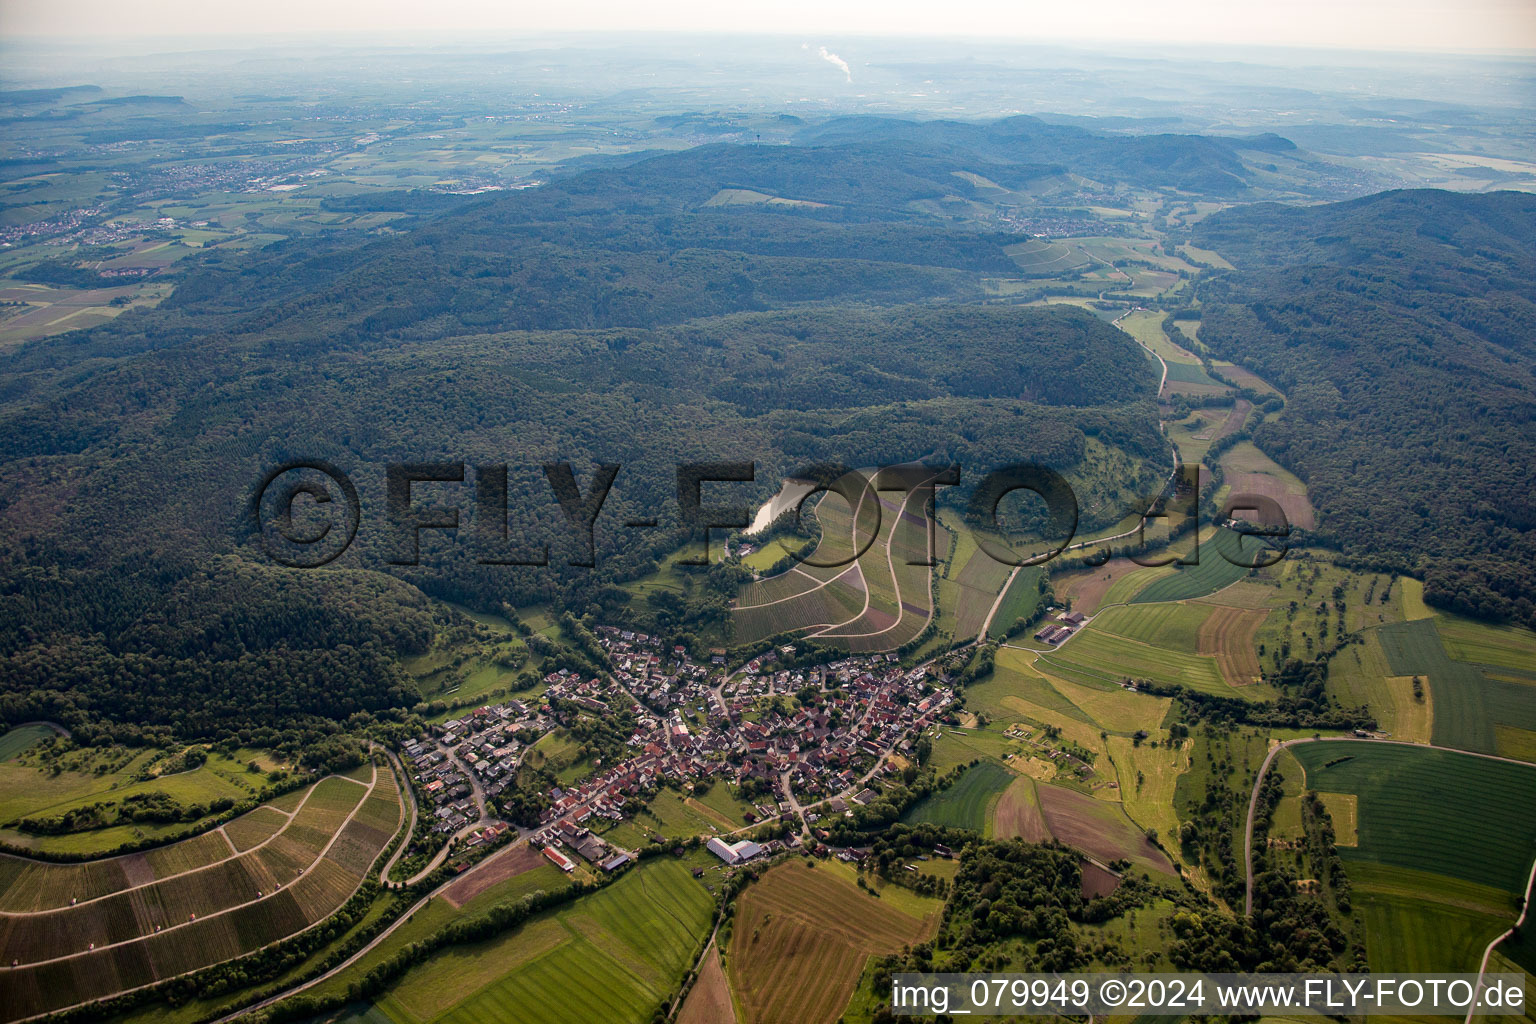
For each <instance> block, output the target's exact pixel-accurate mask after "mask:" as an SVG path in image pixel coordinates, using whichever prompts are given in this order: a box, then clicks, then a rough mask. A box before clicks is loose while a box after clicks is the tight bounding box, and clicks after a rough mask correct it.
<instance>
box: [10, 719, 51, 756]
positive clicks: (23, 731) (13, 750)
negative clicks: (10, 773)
mask: <svg viewBox="0 0 1536 1024" xmlns="http://www.w3.org/2000/svg"><path fill="white" fill-rule="evenodd" d="M52 735H54V731H53V730H52V729H50V728H48V727H47V726H46V725H22V726H18V727H16V728H15V729H11V730H9V731H7V732H6V733H5V735H3V736H0V761H9V760H11V759H12V758H13V757H15V756H16V755H18V754H20V753H21V752H22V751H24V750H26V749H28V748H29V747H31V746H32V745H34V744H36V743H38V742H40V741H41V740H45V739H47V738H48V737H49V736H52Z"/></svg>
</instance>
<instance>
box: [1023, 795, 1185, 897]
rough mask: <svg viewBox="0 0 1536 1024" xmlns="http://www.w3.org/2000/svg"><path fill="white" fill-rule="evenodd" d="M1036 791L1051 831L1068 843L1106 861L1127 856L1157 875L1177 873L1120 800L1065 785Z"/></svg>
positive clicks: (1134, 862)
mask: <svg viewBox="0 0 1536 1024" xmlns="http://www.w3.org/2000/svg"><path fill="white" fill-rule="evenodd" d="M1036 792H1037V793H1038V794H1039V797H1040V809H1041V811H1042V812H1043V813H1044V815H1045V822H1046V825H1047V827H1049V828H1050V830H1051V834H1052V835H1053V836H1055V837H1056V838H1057V839H1059V840H1061V841H1062V842H1063V843H1066V844H1067V845H1068V846H1075V847H1077V848H1078V849H1079V850H1082V851H1083V852H1084V853H1087V854H1090V855H1091V856H1093V857H1097V858H1098V859H1099V860H1102V861H1105V862H1108V861H1112V860H1119V859H1120V858H1122V857H1123V858H1127V859H1129V860H1130V861H1131V862H1132V863H1133V864H1135V865H1136V866H1137V867H1139V868H1145V869H1146V870H1148V871H1150V872H1152V873H1153V874H1158V873H1161V874H1166V875H1172V874H1174V870H1173V865H1172V864H1170V863H1169V862H1168V858H1167V856H1166V855H1164V853H1163V851H1162V850H1159V849H1158V848H1157V846H1156V845H1154V844H1153V842H1152V840H1150V839H1148V838H1147V836H1146V833H1145V832H1143V831H1142V830H1141V829H1139V828H1137V827H1136V823H1135V822H1133V821H1131V819H1130V818H1129V817H1127V816H1126V814H1125V811H1124V810H1123V809H1122V808H1121V807H1120V805H1119V804H1118V803H1113V802H1111V801H1108V800H1095V799H1094V798H1093V797H1091V796H1088V795H1087V794H1085V793H1079V792H1076V791H1075V790H1071V789H1064V788H1062V787H1061V786H1050V785H1041V786H1038V787H1037V789H1036Z"/></svg>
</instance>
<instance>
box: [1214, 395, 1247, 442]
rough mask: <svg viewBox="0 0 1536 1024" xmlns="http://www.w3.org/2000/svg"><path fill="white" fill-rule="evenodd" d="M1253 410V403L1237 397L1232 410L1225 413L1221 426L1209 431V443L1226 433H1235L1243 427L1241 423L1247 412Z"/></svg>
mask: <svg viewBox="0 0 1536 1024" xmlns="http://www.w3.org/2000/svg"><path fill="white" fill-rule="evenodd" d="M1252 411H1253V403H1252V402H1250V401H1248V399H1246V398H1239V399H1238V400H1237V401H1236V402H1235V403H1234V404H1233V406H1232V411H1231V412H1229V413H1227V418H1226V419H1225V420H1223V421H1222V423H1221V426H1220V427H1218V428H1216V430H1214V431H1212V433H1211V443H1212V444H1214V443H1216V442H1217V441H1220V440H1221V439H1222V438H1224V437H1226V436H1227V435H1228V434H1232V433H1236V432H1237V431H1239V430H1241V429H1243V424H1244V423H1245V422H1246V421H1247V419H1248V414H1249V413H1250V412H1252Z"/></svg>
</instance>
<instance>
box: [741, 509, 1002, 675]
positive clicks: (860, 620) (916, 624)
mask: <svg viewBox="0 0 1536 1024" xmlns="http://www.w3.org/2000/svg"><path fill="white" fill-rule="evenodd" d="M875 483H876V484H877V485H878V484H879V483H880V481H879V480H878V479H877V480H876V481H875ZM900 493H901V492H893V491H877V490H875V489H874V487H871V488H870V489H867V490H865V491H864V492H863V493H862V494H861V495H860V496H859V499H858V507H857V508H853V509H850V508H849V507H848V504H847V502H846V501H844V500H843V499H842V498H841V497H836V496H833V495H824V496H823V498H822V499H821V500H820V501H819V502H818V503H817V505H816V516H817V520H818V521H819V523H820V527H821V540H820V542H819V543H818V544H817V547H816V549H815V551H814V552H813V553H812V554H811V556H810V558H809V560H808V564H802V565H796V566H792V567H791V568H789V569H787V570H786V571H784V572H782V573H780V574H778V575H776V576H772V577H769V578H767V579H763V580H758V581H755V582H753V583H751V584H748V585H747V586H746V587H743V588H742V590H741V593H740V594H739V595H738V596H737V600H736V606H735V609H734V615H733V619H734V625H735V635H736V639H737V641H738V642H743V643H750V642H753V641H756V640H759V639H762V638H764V637H768V636H775V635H778V634H781V633H801V634H803V635H805V636H809V637H815V638H817V639H818V640H821V641H824V642H827V643H834V644H838V645H840V646H845V647H847V648H848V649H849V650H851V651H856V652H857V651H879V650H889V649H891V648H893V647H899V646H901V645H902V644H903V643H905V642H906V641H908V640H910V639H912V638H913V637H915V636H916V635H917V634H918V633H920V632H922V630H923V628H924V627H925V626H926V625H927V624H928V620H929V619H930V618H931V617H932V614H933V597H934V595H933V594H932V593H931V589H932V588H931V569H930V568H929V566H927V565H926V564H922V563H926V562H927V561H928V560H929V558H930V552H929V550H928V545H929V541H928V530H929V523H928V519H927V517H926V515H925V514H924V510H923V509H922V508H921V507H919V505H920V503H921V501H922V500H923V492H922V491H920V490H914V491H912V492H911V493H910V495H903V496H902V497H895V495H898V494H900ZM876 515H878V516H879V526H878V530H876V528H875V516H876ZM871 533H874V539H873V540H872V541H870V539H869V538H870V535H871ZM866 542H868V543H866ZM861 549H862V553H861ZM855 556H856V557H855ZM982 557H985V556H982ZM850 560H851V561H850ZM828 563H837V564H828ZM913 563H918V564H913ZM1003 575H1004V576H1006V571H1005V572H1004V574H1003ZM1000 584H1001V580H999V585H1000ZM992 593H993V595H995V594H996V588H995V587H994V589H993V591H992ZM990 603H991V602H990V599H989V600H988V607H990ZM984 614H985V613H983V615H984Z"/></svg>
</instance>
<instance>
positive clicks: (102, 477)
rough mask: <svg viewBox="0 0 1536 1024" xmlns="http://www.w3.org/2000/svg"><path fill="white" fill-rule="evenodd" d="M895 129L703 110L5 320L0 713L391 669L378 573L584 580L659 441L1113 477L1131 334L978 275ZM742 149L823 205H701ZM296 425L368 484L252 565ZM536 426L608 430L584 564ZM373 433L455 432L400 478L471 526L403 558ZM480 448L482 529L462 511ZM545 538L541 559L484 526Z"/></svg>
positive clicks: (209, 711) (586, 588) (510, 586)
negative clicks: (592, 150) (399, 228)
mask: <svg viewBox="0 0 1536 1024" xmlns="http://www.w3.org/2000/svg"><path fill="white" fill-rule="evenodd" d="M887 156H888V154H886V153H885V152H884V151H876V150H870V149H867V148H861V147H859V146H841V147H832V148H828V149H826V150H825V151H819V152H818V153H816V154H808V153H807V152H806V151H804V150H800V149H795V148H791V147H772V148H763V149H758V148H754V147H703V148H701V149H698V150H693V151H689V152H685V153H680V154H672V155H668V156H663V157H655V158H651V159H647V160H642V161H639V162H637V163H633V164H630V165H628V166H625V167H618V168H603V169H599V170H593V171H589V172H586V173H584V174H580V175H575V176H571V177H568V178H562V179H560V180H559V181H557V182H556V183H553V184H551V185H550V186H548V187H547V188H544V189H539V190H532V191H527V192H519V193H514V194H509V195H504V196H500V197H497V198H495V199H492V200H488V201H483V202H467V203H461V204H458V205H454V206H452V207H450V208H448V209H447V210H446V211H445V212H442V213H440V214H431V213H428V214H424V215H423V217H424V219H422V220H420V221H418V222H417V223H416V226H415V227H414V228H413V229H412V230H408V231H404V232H399V233H396V234H393V235H387V236H379V237H374V238H367V239H364V240H362V241H357V240H353V241H352V242H350V243H344V242H343V241H341V240H340V239H339V238H338V237H335V236H327V235H322V236H318V237H315V238H301V239H292V240H290V241H287V242H283V243H279V244H276V245H273V246H270V247H268V248H267V249H264V250H261V251H260V252H256V253H235V252H220V251H219V250H213V251H211V252H207V253H203V254H200V255H199V256H197V257H194V258H192V259H191V260H190V261H189V262H188V265H187V269H186V270H184V271H183V272H182V277H181V283H180V285H179V286H178V289H177V291H176V292H175V294H174V296H173V297H172V298H171V299H170V300H169V301H167V302H166V303H164V304H163V305H162V306H160V307H159V308H156V309H152V310H150V309H147V310H141V311H134V312H131V313H128V314H125V315H124V316H122V317H120V318H118V319H117V320H115V321H112V322H110V323H108V324H104V325H102V326H100V327H97V328H94V329H91V330H87V331H80V332H76V333H74V334H70V335H65V336H62V337H60V338H57V339H53V340H50V341H45V342H41V343H37V344H33V345H30V346H26V347H23V348H21V349H18V350H16V351H13V352H9V353H5V354H4V355H0V435H3V436H4V437H5V438H6V439H7V445H6V451H5V452H4V453H3V455H0V459H3V460H4V466H5V472H4V473H3V474H0V538H3V543H0V549H3V554H0V715H3V716H4V717H5V718H6V719H7V720H12V721H15V720H22V719H26V718H37V717H42V718H52V719H56V720H60V721H66V722H68V723H69V724H71V725H72V726H75V727H79V726H81V725H85V724H87V723H98V724H99V723H117V725H116V726H114V728H119V729H125V728H127V726H125V725H124V724H123V723H133V726H132V728H135V729H150V730H159V729H163V730H168V731H170V732H172V733H174V734H177V735H181V736H189V737H190V736H196V737H211V738H219V737H223V736H228V735H231V734H232V732H233V731H234V730H238V729H240V728H244V729H246V730H247V731H249V730H250V729H279V730H287V729H293V728H296V727H307V725H311V724H314V723H319V722H323V721H331V722H335V721H345V720H346V719H347V718H348V717H349V716H351V715H355V714H360V713H362V714H377V713H380V712H383V711H385V710H387V709H389V708H393V707H399V706H402V705H404V706H409V705H411V704H412V703H414V702H415V700H416V697H415V695H414V693H413V691H412V689H411V687H410V684H409V680H408V679H406V678H405V677H404V676H403V675H402V673H401V672H400V670H399V669H398V667H397V664H396V663H397V660H398V656H400V655H402V654H408V653H414V652H419V651H421V650H423V649H424V648H425V647H426V646H427V645H428V644H429V643H430V640H431V627H430V621H429V616H428V615H427V613H426V612H425V611H424V610H423V608H422V606H421V603H420V602H421V597H420V592H418V591H417V590H415V589H413V588H412V587H410V586H405V585H403V584H402V581H403V583H406V584H414V585H416V586H417V587H419V588H420V589H421V591H424V592H426V593H427V594H431V595H433V596H437V597H443V598H448V599H453V600H460V601H464V602H466V603H469V604H471V605H474V606H477V607H481V608H490V609H494V608H499V607H501V606H502V605H503V604H504V603H505V604H511V605H514V606H516V605H522V604H526V603H529V602H534V601H554V602H556V603H557V604H560V605H563V606H574V607H578V608H584V607H586V606H587V605H588V604H589V603H590V601H591V600H592V598H593V595H598V594H602V593H604V592H605V588H609V587H610V586H611V584H612V583H614V582H616V581H619V580H623V579H627V578H633V577H635V576H638V575H642V574H644V573H646V572H649V571H651V570H652V569H654V567H655V566H656V564H657V559H658V558H660V557H662V556H664V555H665V554H666V553H667V552H669V551H670V550H672V549H673V548H675V547H676V545H677V544H678V542H679V539H680V537H681V534H680V533H679V529H678V527H679V525H680V524H679V517H678V514H677V499H676V492H677V466H678V464H679V463H685V462H749V463H753V464H754V465H755V477H754V480H753V481H752V482H751V483H743V484H735V485H709V486H708V487H706V489H705V494H704V497H705V504H706V505H720V504H727V503H729V504H736V505H739V506H741V507H743V508H746V507H748V506H750V505H751V504H752V503H753V502H755V501H760V500H762V499H763V498H764V497H766V496H767V494H769V493H771V491H772V490H774V489H775V488H776V487H777V485H778V481H779V478H780V477H781V476H782V475H784V474H785V473H787V472H790V471H793V470H794V469H796V468H798V467H801V466H804V465H806V464H808V463H826V462H836V463H841V464H845V465H849V466H862V465H871V464H880V463H889V462H902V461H910V460H923V461H927V462H929V463H930V464H936V465H938V464H949V463H958V464H960V465H961V466H962V467H964V477H963V479H962V483H963V484H969V483H973V482H975V480H977V479H979V478H980V477H981V476H982V475H984V474H985V473H986V472H987V471H988V470H991V469H993V468H998V467H1000V466H1003V465H1006V464H1009V463H1014V462H1021V461H1039V462H1044V463H1048V464H1050V465H1051V466H1053V467H1054V468H1056V469H1058V470H1060V471H1062V472H1067V473H1070V471H1071V470H1072V469H1073V468H1074V467H1075V466H1078V465H1079V464H1080V463H1082V461H1083V460H1084V458H1085V453H1086V452H1087V451H1088V449H1089V446H1090V444H1097V445H1102V446H1104V448H1105V449H1106V450H1109V451H1111V452H1116V453H1118V454H1117V455H1116V458H1117V460H1118V462H1117V465H1118V466H1121V467H1123V468H1124V469H1125V471H1126V473H1125V475H1126V476H1127V479H1126V481H1125V483H1124V486H1125V488H1126V490H1127V492H1128V493H1138V494H1139V493H1140V492H1142V491H1143V490H1145V489H1146V488H1148V487H1155V486H1156V482H1157V481H1158V480H1160V479H1161V473H1162V470H1161V468H1160V467H1161V466H1162V464H1163V462H1164V460H1165V459H1166V448H1165V444H1164V442H1163V441H1162V439H1161V436H1160V434H1159V432H1158V429H1157V422H1156V412H1155V407H1154V404H1153V401H1152V397H1153V391H1154V388H1155V376H1154V375H1153V373H1152V371H1151V369H1150V366H1149V364H1148V363H1147V361H1146V360H1145V359H1143V358H1142V357H1141V355H1140V353H1139V350H1138V349H1137V348H1136V347H1135V345H1134V343H1133V342H1131V341H1130V339H1129V338H1127V337H1126V336H1125V335H1124V334H1122V333H1121V332H1119V331H1116V330H1115V329H1114V328H1112V327H1111V326H1109V325H1108V324H1105V323H1104V322H1102V321H1101V320H1099V319H1098V318H1096V317H1093V316H1091V315H1089V314H1087V313H1085V312H1083V311H1081V310H1076V309H1066V308H1054V309H1023V308H1011V307H1003V306H997V307H983V306H977V305H974V304H970V303H969V302H968V301H967V300H970V299H974V298H976V297H977V296H978V295H979V289H978V283H977V282H978V281H979V279H980V276H981V275H985V274H988V273H995V272H996V271H998V270H999V269H1000V268H1004V267H1006V266H1009V265H1010V264H1009V263H1008V261H1007V257H1006V256H1005V255H1004V254H1003V251H1002V247H1003V246H1004V245H1006V244H1008V243H1009V242H1010V241H1012V240H1014V236H1009V235H1003V234H989V233H984V232H978V231H975V230H971V229H967V228H964V227H963V226H957V225H955V224H952V223H950V222H949V221H947V220H940V219H937V218H930V217H925V216H922V215H919V214H914V213H913V212H912V211H911V210H909V209H907V208H906V204H907V203H909V202H910V201H911V200H912V199H914V198H918V197H922V196H924V195H928V194H932V193H934V192H935V190H937V189H939V188H941V187H942V188H947V189H953V188H954V187H956V186H955V185H954V182H955V181H958V180H960V179H956V178H954V177H953V175H952V174H951V169H950V165H949V164H946V163H945V162H944V161H936V160H933V159H929V160H926V161H924V160H918V159H914V160H913V161H912V162H911V163H910V165H903V164H901V163H900V162H897V161H891V160H889V159H887V158H886V157H887ZM1034 173H1039V171H1038V169H1034V170H1031V169H1023V168H1021V169H1020V170H1019V171H1018V174H1020V175H1023V176H1028V175H1030V174H1034ZM743 187H756V188H761V189H764V190H768V191H772V190H780V191H783V192H786V193H790V194H792V195H794V196H795V197H797V198H799V197H806V198H808V199H810V200H811V201H814V202H817V203H825V204H826V205H823V206H811V207H786V206H776V207H772V208H767V207H757V208H754V207H747V208H739V207H709V206H706V205H704V204H706V203H707V202H708V200H709V199H710V197H711V196H713V195H714V194H715V193H716V192H717V191H719V190H720V189H722V188H743ZM923 300H942V301H933V302H926V301H923ZM914 301H918V302H922V304H918V305H911V304H907V303H911V302H914ZM292 460H324V461H325V462H327V463H329V464H331V465H334V466H336V467H339V468H340V469H341V470H343V471H344V472H346V473H347V474H348V475H349V476H350V477H351V479H352V480H353V482H354V483H355V485H356V488H357V491H358V493H359V495H360V499H361V513H360V528H359V530H358V534H357V539H356V542H355V543H354V544H353V545H352V546H351V548H350V549H349V550H348V551H347V553H346V554H345V555H344V556H343V557H342V558H341V559H339V560H338V561H337V562H335V563H334V564H333V565H331V566H328V567H327V568H326V569H324V570H316V571H314V573H313V574H312V575H309V576H306V575H305V574H304V573H303V572H296V571H294V570H288V569H280V568H277V567H273V566H271V564H270V562H269V560H268V559H267V557H266V555H265V553H264V551H263V549H262V546H261V535H260V533H259V529H258V527H259V523H255V522H253V517H251V516H250V515H249V514H248V512H249V509H250V507H251V502H252V500H253V499H254V497H255V495H254V493H253V492H254V491H255V490H256V488H257V486H258V483H259V482H260V480H261V479H262V476H263V474H265V473H266V472H267V471H268V470H270V469H271V468H272V467H275V466H280V465H282V464H284V463H287V462H290V461H292ZM557 462H565V463H569V464H570V465H571V467H572V469H573V471H574V474H575V479H576V483H577V486H578V487H579V489H580V492H581V493H582V494H586V493H588V488H589V487H590V485H591V482H592V480H593V478H594V473H595V472H596V468H595V467H596V466H597V465H598V464H612V465H616V466H617V467H618V469H617V471H616V473H615V476H614V482H613V488H612V492H611V493H610V495H609V497H608V499H607V501H606V503H605V504H604V505H603V506H602V514H601V517H600V520H599V523H598V530H597V550H596V552H595V553H596V555H597V556H598V557H597V561H598V566H597V568H596V569H584V568H572V567H571V566H570V565H569V564H568V563H569V562H570V561H571V560H572V559H573V558H575V559H576V560H580V555H581V554H582V552H581V550H580V548H581V545H580V544H575V543H573V541H572V539H571V537H572V535H571V530H570V528H569V527H568V526H567V523H566V520H565V518H564V517H563V516H562V510H561V507H560V506H559V505H558V504H557V502H556V496H555V494H554V493H553V491H552V488H551V484H550V482H549V478H548V474H547V473H546V472H545V471H544V468H543V467H544V465H545V464H549V463H557ZM392 463H447V464H450V466H457V465H458V464H460V463H462V464H463V465H462V469H460V470H458V471H457V472H458V478H457V479H460V480H461V481H462V482H453V483H426V484H418V485H416V488H415V490H414V491H413V492H412V504H413V505H414V507H416V508H422V507H448V508H453V507H457V508H458V509H460V516H461V518H460V524H461V526H462V527H463V529H462V530H461V531H460V534H461V536H458V537H455V536H454V535H452V534H450V533H447V532H444V531H441V530H427V531H423V532H422V535H421V542H420V553H421V560H420V564H419V565H412V564H393V563H397V562H410V561H412V560H413V559H412V558H411V557H409V556H410V552H411V550H412V549H413V548H414V544H413V543H412V542H411V540H410V537H409V532H410V531H409V530H406V531H403V532H402V531H401V530H398V529H391V528H389V525H388V518H387V515H386V501H385V496H386V481H385V469H386V466H387V465H389V464H392ZM500 464H506V465H507V472H506V480H507V483H506V492H507V506H508V511H509V516H508V523H507V528H506V530H505V531H498V530H496V529H495V525H496V524H494V523H491V522H489V521H487V522H484V523H482V522H479V521H478V520H477V519H476V498H477V494H478V492H477V488H478V487H479V486H480V485H481V484H482V483H484V482H485V480H486V479H488V478H494V474H490V476H489V477H488V476H487V474H485V473H483V472H482V471H481V467H487V466H490V467H495V466H497V465H500ZM493 482H494V480H493ZM962 489H963V488H958V489H956V490H962ZM953 500H957V499H953ZM1121 511H1122V510H1121V509H1119V508H1110V507H1109V506H1108V504H1106V508H1105V510H1104V512H1103V515H1104V516H1107V517H1109V519H1108V520H1107V521H1112V520H1113V519H1114V518H1116V517H1117V516H1118V514H1119V513H1120V512H1121ZM648 519H658V520H660V522H659V525H658V527H657V528H655V529H651V530H629V529H626V528H625V527H624V526H623V524H624V523H627V522H630V521H636V520H648ZM482 528H483V529H482ZM472 534H473V536H471V535H472ZM487 538H489V541H487ZM503 538H504V539H503ZM546 545H548V546H549V548H550V554H549V560H550V564H549V566H548V567H547V568H529V567H510V566H507V565H494V564H482V560H485V559H489V560H496V559H498V558H505V557H508V556H511V557H514V558H515V559H517V560H529V559H536V558H537V556H538V555H539V553H540V552H541V551H542V550H543V548H544V547H545V546H546ZM402 552H403V553H404V557H402ZM377 570H384V572H386V573H389V574H391V575H390V576H385V575H381V574H380V573H379V572H377Z"/></svg>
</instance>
